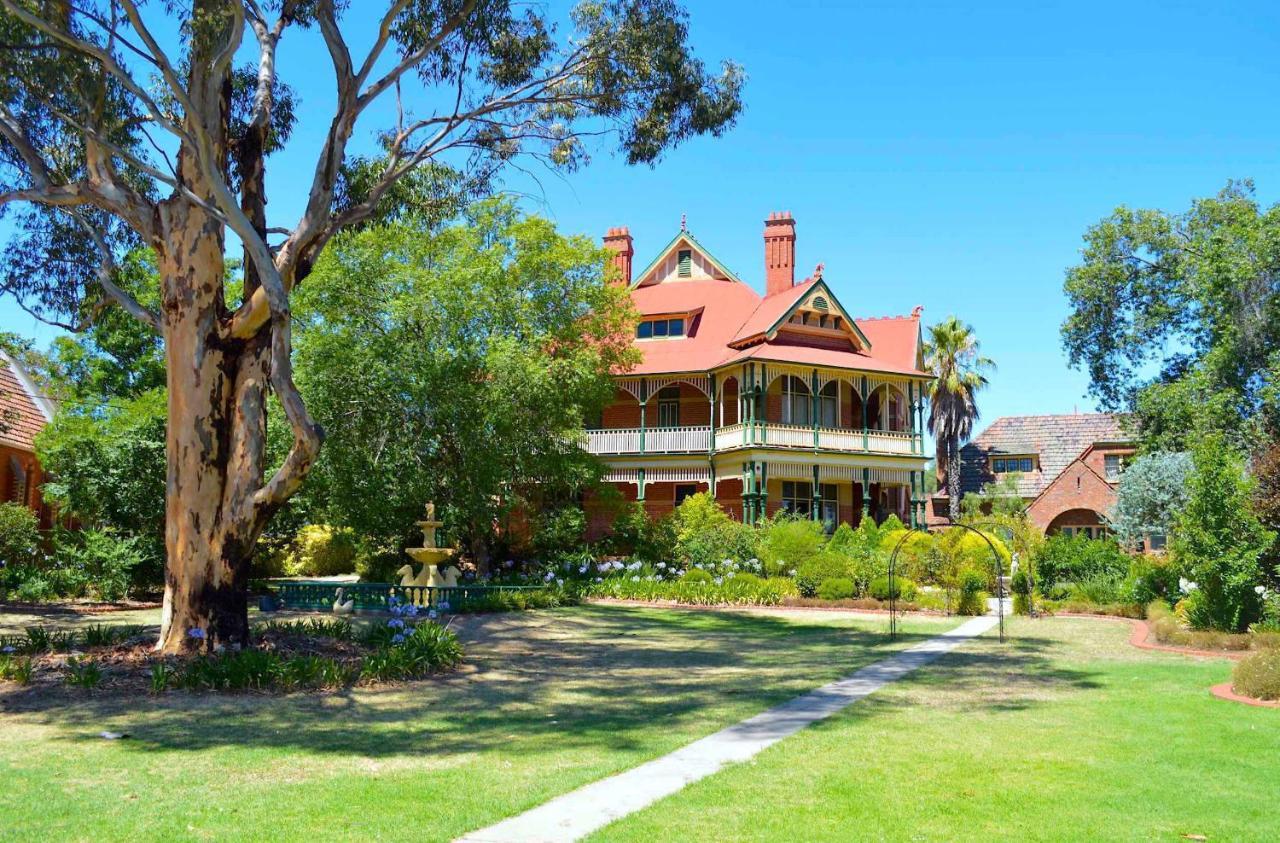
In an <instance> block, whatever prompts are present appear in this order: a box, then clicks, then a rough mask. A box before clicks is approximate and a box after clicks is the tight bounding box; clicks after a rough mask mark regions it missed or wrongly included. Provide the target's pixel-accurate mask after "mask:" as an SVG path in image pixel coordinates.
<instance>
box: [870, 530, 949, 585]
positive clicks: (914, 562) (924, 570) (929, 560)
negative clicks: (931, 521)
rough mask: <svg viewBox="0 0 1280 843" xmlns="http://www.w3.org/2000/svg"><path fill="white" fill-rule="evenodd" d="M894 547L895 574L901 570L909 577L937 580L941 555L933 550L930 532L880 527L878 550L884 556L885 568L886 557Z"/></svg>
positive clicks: (886, 564)
mask: <svg viewBox="0 0 1280 843" xmlns="http://www.w3.org/2000/svg"><path fill="white" fill-rule="evenodd" d="M904 537H905V540H904ZM899 542H901V545H899ZM894 548H897V549H898V562H897V571H895V572H894V573H895V574H896V573H897V572H898V571H901V572H902V573H903V574H905V575H906V576H908V577H910V578H911V579H915V580H920V581H925V582H937V580H938V575H939V571H938V570H937V563H938V562H939V561H940V559H941V557H940V556H939V555H938V554H936V553H935V552H934V537H933V536H932V535H931V534H929V533H925V532H922V531H920V530H894V531H892V532H884V531H883V528H881V534H880V551H881V552H882V553H883V554H884V556H885V560H884V562H885V567H886V568H887V567H888V564H889V559H888V557H889V555H891V554H892V553H893V551H894Z"/></svg>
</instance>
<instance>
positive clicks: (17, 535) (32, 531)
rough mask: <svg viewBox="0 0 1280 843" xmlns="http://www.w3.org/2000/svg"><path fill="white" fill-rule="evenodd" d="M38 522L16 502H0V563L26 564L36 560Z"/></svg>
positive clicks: (38, 533)
mask: <svg viewBox="0 0 1280 843" xmlns="http://www.w3.org/2000/svg"><path fill="white" fill-rule="evenodd" d="M39 543H40V522H39V520H38V519H37V518H36V514H35V513H34V512H32V511H31V510H30V509H27V508H26V507H25V506H23V505H22V504H18V503H0V565H4V566H9V565H14V566H17V565H28V564H30V563H33V562H35V561H36V555H37V553H36V551H37V547H38V546H39Z"/></svg>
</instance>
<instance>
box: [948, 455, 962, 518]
mask: <svg viewBox="0 0 1280 843" xmlns="http://www.w3.org/2000/svg"><path fill="white" fill-rule="evenodd" d="M947 452H948V453H947V497H948V498H949V499H950V503H951V520H952V521H953V522H954V521H959V520H960V447H959V443H956V444H953V445H952V446H950V447H948V448H947Z"/></svg>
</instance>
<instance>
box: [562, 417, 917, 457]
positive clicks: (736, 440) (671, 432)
mask: <svg viewBox="0 0 1280 843" xmlns="http://www.w3.org/2000/svg"><path fill="white" fill-rule="evenodd" d="M586 436H587V450H588V451H590V452H591V453H593V454H599V455H622V454H705V453H710V451H711V445H712V439H713V431H712V429H711V427H710V426H697V427H665V428H664V427H659V428H648V429H643V428H638V427H633V428H615V429H612V430H588V431H586ZM919 439H920V438H919V437H918V436H917V435H916V434H913V433H910V432H907V431H892V430H849V429H844V428H830V427H817V428H814V427H813V426H803V425H794V424H777V423H773V422H755V423H751V424H733V425H729V426H727V427H722V428H719V429H717V430H715V431H714V441H715V450H716V451H731V450H733V449H735V448H750V447H767V448H788V449H796V450H805V451H814V450H817V451H837V452H843V453H867V454H888V455H906V456H910V455H913V454H923V450H924V449H923V443H921V442H920V441H919Z"/></svg>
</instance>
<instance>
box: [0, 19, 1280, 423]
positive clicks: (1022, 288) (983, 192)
mask: <svg viewBox="0 0 1280 843" xmlns="http://www.w3.org/2000/svg"><path fill="white" fill-rule="evenodd" d="M553 6H554V7H555V8H559V4H553ZM354 8H359V5H358V4H356V5H355V6H354ZM352 26H353V27H355V28H356V29H357V30H359V29H360V28H361V27H365V28H367V26H368V22H367V21H353V23H352ZM290 37H292V36H290ZM692 37H693V40H694V42H695V43H696V44H697V49H698V52H699V53H700V54H701V55H702V56H703V57H704V58H705V59H707V60H708V62H709V63H714V62H716V61H718V60H719V59H720V58H721V57H731V58H733V59H735V60H737V61H739V62H741V63H742V64H743V65H744V66H745V68H746V71H747V74H748V76H749V79H748V83H747V87H746V91H745V99H746V111H745V113H744V114H743V116H742V118H741V120H740V121H739V124H738V126H737V128H735V129H734V130H733V131H732V132H730V133H729V134H727V135H726V136H725V137H723V138H721V139H718V140H716V139H700V140H697V141H694V142H692V143H689V144H688V145H686V146H684V147H682V148H680V149H677V150H676V151H674V152H672V153H670V154H669V155H668V156H667V158H666V159H665V160H664V161H663V162H662V163H660V164H659V165H658V166H657V167H656V168H655V169H648V168H628V167H626V166H625V165H624V164H623V163H622V162H621V161H619V160H617V159H616V158H614V157H613V155H612V154H611V153H610V151H609V150H607V149H604V150H600V151H599V152H598V153H597V155H596V157H595V160H594V161H593V163H592V164H591V166H589V167H588V168H587V169H586V170H584V171H582V172H579V173H577V174H574V175H571V176H569V177H567V178H566V179H561V178H559V177H556V176H549V175H545V176H543V177H542V178H541V186H538V185H535V184H534V183H533V182H532V181H530V180H529V179H527V178H524V177H519V176H516V177H512V178H511V179H510V180H509V183H508V186H509V187H510V188H511V189H512V190H515V191H518V192H522V193H527V194H531V197H530V198H528V199H526V200H525V201H526V203H527V205H528V207H529V208H530V210H536V211H538V212H539V213H543V214H547V215H549V216H551V217H553V218H554V219H555V220H556V221H557V222H558V223H559V224H560V225H561V226H562V228H564V229H565V230H568V231H574V232H587V233H591V234H600V233H603V231H604V230H605V229H606V228H607V227H608V226H612V225H628V226H630V227H631V231H632V233H633V234H634V235H635V238H636V251H637V254H636V260H637V262H639V263H640V264H643V263H646V262H647V261H648V260H649V259H650V258H651V257H653V255H654V251H655V250H656V249H658V248H660V247H661V246H662V245H663V244H665V243H666V241H667V240H668V239H669V238H670V237H671V236H672V235H673V233H674V232H675V230H676V229H677V228H678V226H679V221H680V215H681V214H682V213H684V214H687V215H688V220H689V228H690V229H691V230H692V231H693V232H694V233H695V234H697V236H698V238H699V239H700V240H701V241H702V242H703V243H704V244H705V245H706V246H707V247H708V248H710V249H711V250H712V251H713V252H714V253H715V254H716V255H717V256H718V257H719V258H720V259H722V260H723V261H725V262H726V263H727V264H728V265H729V266H730V267H731V268H733V269H734V270H735V271H737V272H738V273H739V274H740V275H742V276H743V277H744V278H745V279H747V280H750V281H753V282H755V283H757V284H760V283H761V278H762V268H761V262H762V247H761V243H760V233H761V229H762V221H763V219H764V217H765V215H766V214H767V213H768V212H769V211H771V210H784V209H785V210H791V211H792V212H793V213H794V214H795V216H796V219H797V225H798V243H797V247H798V249H797V250H798V261H799V265H800V270H801V276H803V275H804V274H807V273H808V272H809V271H810V270H811V269H812V267H813V266H814V265H815V264H816V263H818V262H819V261H822V262H824V263H825V264H826V267H827V270H826V277H827V279H828V281H829V282H830V283H831V284H832V286H833V288H834V290H835V292H836V294H837V295H838V296H839V297H840V298H841V300H842V301H843V303H844V304H845V305H846V307H847V308H849V309H850V310H851V311H853V312H854V313H857V314H859V315H868V316H873V315H884V314H891V313H906V312H907V311H909V310H910V309H911V307H912V306H913V305H916V304H923V305H924V306H925V316H926V320H927V321H934V320H937V319H939V318H941V317H943V316H945V315H947V314H950V313H955V314H958V315H959V316H961V317H962V318H964V319H966V320H967V321H969V322H971V323H973V325H974V326H975V328H976V329H977V332H978V334H979V335H980V336H981V338H982V340H983V344H984V349H985V351H986V352H987V353H988V354H989V355H990V356H992V357H994V358H995V359H996V360H997V362H998V363H999V371H998V372H997V374H996V375H995V377H994V380H993V385H992V387H991V389H990V391H989V392H988V393H987V394H986V395H985V396H984V397H983V400H982V410H983V415H984V417H985V418H987V419H991V418H994V417H996V416H1000V415H1006V414H1015V413H1040V412H1070V411H1071V410H1072V409H1073V408H1075V407H1079V408H1080V409H1081V410H1087V409H1090V408H1091V407H1092V405H1091V403H1090V402H1089V400H1088V398H1087V397H1086V396H1085V389H1086V386H1087V383H1086V379H1085V378H1084V376H1083V375H1081V374H1080V373H1078V372H1073V371H1070V370H1069V369H1068V368H1067V366H1066V361H1065V358H1064V356H1063V354H1062V351H1061V345H1060V341H1059V337H1058V327H1059V325H1060V324H1061V322H1062V320H1063V318H1064V316H1065V315H1066V302H1065V299H1064V297H1063V295H1062V277H1063V270H1064V269H1065V268H1066V267H1067V266H1069V265H1070V264H1072V263H1073V262H1074V261H1075V260H1076V258H1077V253H1078V249H1079V245H1080V237H1081V234H1082V233H1083V232H1084V230H1085V229H1086V227H1088V226H1089V225H1090V224H1091V223H1093V222H1095V221H1096V220H1098V219H1099V218H1101V217H1102V216H1104V215H1106V214H1107V213H1108V212H1110V211H1111V209H1113V208H1114V207H1115V206H1116V205H1118V204H1127V205H1132V206H1149V207H1162V208H1169V209H1182V208H1184V207H1186V206H1187V204H1188V203H1189V201H1190V200H1191V199H1192V198H1193V197H1197V196H1203V195H1208V194H1211V193H1213V192H1216V191H1217V190H1218V189H1219V188H1220V187H1221V186H1222V185H1223V184H1224V183H1225V182H1226V181H1227V179H1229V178H1254V179H1255V180H1256V181H1257V184H1258V188H1259V196H1260V198H1261V199H1262V200H1263V201H1264V202H1268V203H1270V202H1274V201H1276V200H1277V198H1280V108H1278V107H1277V106H1278V105H1280V8H1278V7H1276V6H1275V5H1274V4H1271V3H1261V2H1259V3H1208V2H1200V3H1185V2H1183V3H1179V2H1161V3H1155V2H1114V0H1113V2H1107V3H1100V2H1070V3H1067V2H1062V3H981V2H975V3H970V4H953V3H899V2H880V3H858V4H848V7H847V8H846V7H845V6H844V4H835V3H818V2H797V3H792V4H779V3H776V2H775V3H749V2H706V0H699V2H697V3H696V4H692ZM317 46H318V45H316V44H315V43H311V42H308V41H306V40H305V39H295V40H294V41H293V42H290V41H288V39H286V42H285V44H284V45H283V47H282V51H281V61H280V66H281V68H282V70H283V72H284V73H285V75H286V78H287V80H288V81H289V82H290V83H291V84H293V85H294V86H295V87H296V88H297V90H298V93H299V95H300V98H301V102H302V108H301V113H302V115H303V121H304V122H303V125H302V126H301V127H300V130H299V133H298V136H297V139H298V140H299V141H300V143H299V146H298V148H296V149H295V150H294V151H291V152H290V153H289V154H288V157H285V156H281V157H280V158H278V159H276V160H274V161H273V164H272V167H273V176H272V180H271V184H270V195H271V200H272V205H271V211H272V216H273V219H272V223H273V224H291V223H292V222H293V219H294V218H295V217H296V214H297V210H298V209H299V208H300V206H301V202H302V199H303V194H305V190H306V180H307V178H308V177H309V174H310V171H311V167H312V164H311V162H312V161H313V160H314V154H315V147H316V145H317V144H318V142H319V137H320V134H321V133H322V132H323V130H324V128H325V124H326V123H327V117H326V116H325V115H326V114H327V113H328V111H329V108H330V107H331V102H332V97H331V94H330V93H329V88H330V87H331V82H330V81H329V80H330V76H329V73H328V66H327V61H326V59H325V58H324V54H323V52H322V51H321V50H319V49H317ZM308 62H314V63H315V65H314V69H315V72H314V73H306V72H299V68H300V67H301V68H304V69H309V67H310V66H309V65H308V64H307V63H308ZM364 128H365V129H366V130H367V129H369V128H372V127H371V126H366V127H364ZM367 135H368V131H365V132H363V137H364V138H365V139H367ZM0 308H2V309H3V310H2V313H0V329H7V330H14V331H17V332H19V333H24V334H27V335H33V334H34V335H38V336H40V337H41V338H42V339H44V338H47V337H48V336H50V333H49V332H48V331H47V330H39V329H38V328H37V327H36V326H35V325H33V323H32V321H31V319H30V318H28V317H26V316H25V315H22V314H20V313H17V312H16V309H15V308H14V306H13V304H12V302H11V301H4V302H2V303H0Z"/></svg>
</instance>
